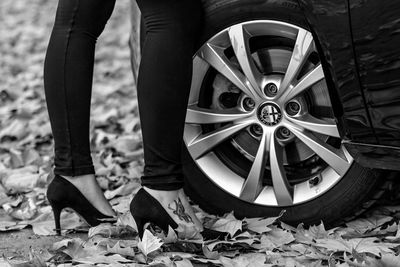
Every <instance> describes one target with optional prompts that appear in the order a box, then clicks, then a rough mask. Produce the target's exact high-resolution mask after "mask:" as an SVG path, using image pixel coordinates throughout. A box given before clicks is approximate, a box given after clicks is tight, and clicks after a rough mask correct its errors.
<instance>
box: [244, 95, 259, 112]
mask: <svg viewBox="0 0 400 267" xmlns="http://www.w3.org/2000/svg"><path fill="white" fill-rule="evenodd" d="M243 106H244V109H245V110H247V111H250V110H253V109H254V108H255V107H256V102H254V100H253V99H252V98H250V97H246V98H245V99H244V100H243Z"/></svg>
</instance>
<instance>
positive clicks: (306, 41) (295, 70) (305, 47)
mask: <svg viewBox="0 0 400 267" xmlns="http://www.w3.org/2000/svg"><path fill="white" fill-rule="evenodd" d="M312 50H313V37H312V34H311V33H310V32H308V31H306V30H303V29H299V32H298V34H297V39H296V44H295V45H294V48H293V53H292V57H291V58H290V61H289V65H288V68H287V70H286V74H285V77H284V78H283V80H282V83H281V85H280V90H281V92H284V91H285V90H286V89H287V88H288V87H289V85H290V84H292V83H293V82H294V81H295V80H296V78H297V76H298V74H299V72H300V70H301V68H302V67H303V66H304V63H305V62H306V61H307V58H308V56H309V55H310V53H311V52H312Z"/></svg>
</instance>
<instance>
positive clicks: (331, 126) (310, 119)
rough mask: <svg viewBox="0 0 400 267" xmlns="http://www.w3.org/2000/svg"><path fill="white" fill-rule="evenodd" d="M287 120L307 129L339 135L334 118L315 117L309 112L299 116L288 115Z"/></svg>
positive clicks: (334, 135) (329, 134)
mask: <svg viewBox="0 0 400 267" xmlns="http://www.w3.org/2000/svg"><path fill="white" fill-rule="evenodd" d="M288 120H290V121H291V122H293V123H294V124H296V125H299V126H301V127H302V128H305V129H307V130H309V131H312V132H316V133H320V134H324V135H328V136H333V137H338V138H339V137H340V135H339V131H338V128H337V126H336V123H335V121H334V120H332V119H331V120H329V121H326V120H321V119H317V118H315V117H314V116H312V115H310V114H306V115H303V116H301V117H299V118H296V117H288Z"/></svg>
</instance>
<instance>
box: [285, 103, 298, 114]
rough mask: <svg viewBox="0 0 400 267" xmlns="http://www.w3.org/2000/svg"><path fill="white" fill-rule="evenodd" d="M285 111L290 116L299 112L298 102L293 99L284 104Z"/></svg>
mask: <svg viewBox="0 0 400 267" xmlns="http://www.w3.org/2000/svg"><path fill="white" fill-rule="evenodd" d="M286 112H287V113H288V114H289V115H290V116H294V115H297V114H299V112H300V104H299V103H298V102H295V101H291V102H289V103H288V104H287V106H286Z"/></svg>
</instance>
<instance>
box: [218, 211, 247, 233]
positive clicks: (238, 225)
mask: <svg viewBox="0 0 400 267" xmlns="http://www.w3.org/2000/svg"><path fill="white" fill-rule="evenodd" d="M211 229H212V230H216V231H220V232H226V233H229V234H230V235H231V236H234V235H235V233H236V232H238V231H240V230H242V221H240V220H238V219H236V218H235V217H234V216H233V213H229V214H227V215H226V216H225V218H220V219H218V220H217V221H216V222H215V223H214V224H213V225H212V227H211Z"/></svg>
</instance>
